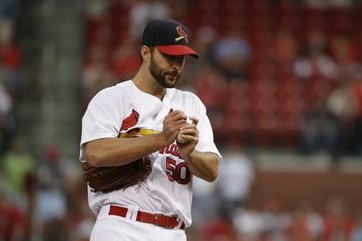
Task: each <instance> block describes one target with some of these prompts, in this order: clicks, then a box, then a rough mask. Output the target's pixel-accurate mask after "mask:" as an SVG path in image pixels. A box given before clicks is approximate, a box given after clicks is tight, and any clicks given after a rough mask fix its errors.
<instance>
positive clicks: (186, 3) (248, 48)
mask: <svg viewBox="0 0 362 241" xmlns="http://www.w3.org/2000/svg"><path fill="white" fill-rule="evenodd" d="M167 17H169V18H174V19H176V20H178V21H181V22H183V23H184V24H185V25H186V26H188V28H189V30H190V33H191V44H192V45H193V48H194V49H196V50H197V51H198V52H199V53H200V56H201V58H200V60H199V61H195V60H193V59H191V58H188V59H187V64H186V67H185V70H184V73H183V76H182V79H181V80H180V83H179V86H178V87H179V88H181V89H185V90H188V91H192V92H194V93H196V94H197V95H198V96H199V97H200V98H201V99H202V100H203V102H204V103H205V105H206V107H207V109H208V115H209V118H210V120H211V123H212V126H213V129H214V134H215V141H216V143H217V145H218V147H219V148H220V150H221V153H222V155H223V157H224V161H223V163H222V164H221V166H220V175H219V178H218V179H217V181H216V182H215V183H212V184H210V183H206V182H203V181H201V180H200V179H196V178H194V201H193V226H192V228H190V229H189V230H187V232H188V237H189V239H188V240H191V241H203V240H208V241H221V240H222V241H227V240H229V241H337V240H338V241H362V211H361V210H362V160H361V154H362V2H361V1H359V0H250V1H246V0H223V1H221V0H195V1H192V0H182V1H180V0H179V1H177V0H164V1H161V0H160V1H157V0H136V1H131V0H123V1H121V0H73V1H70V0H32V1H26V0H0V241H10V240H11V241H18V240H44V241H45V240H51V241H53V240H54V241H58V240H59V241H63V240H71V241H73V240H74V241H78V240H79V241H80V240H89V235H90V232H91V230H92V225H93V223H94V221H95V220H94V217H93V216H92V214H91V213H90V210H89V209H88V204H87V195H86V185H85V183H84V182H83V181H82V177H81V171H80V168H79V163H78V155H79V141H80V129H81V118H82V115H83V113H84V111H85V110H86V108H87V104H88V102H89V101H90V99H91V98H92V97H93V96H94V94H95V93H96V92H97V91H99V90H100V89H102V88H104V87H107V86H110V85H113V84H115V83H117V82H120V81H124V80H127V79H130V78H131V77H132V76H133V75H134V73H135V72H136V71H137V69H138V67H139V64H140V63H139V56H138V51H139V47H140V41H139V38H140V34H141V33H142V30H143V27H144V25H145V23H146V22H147V21H148V20H150V19H153V18H167Z"/></svg>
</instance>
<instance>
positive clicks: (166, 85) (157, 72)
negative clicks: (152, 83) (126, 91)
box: [149, 56, 181, 88]
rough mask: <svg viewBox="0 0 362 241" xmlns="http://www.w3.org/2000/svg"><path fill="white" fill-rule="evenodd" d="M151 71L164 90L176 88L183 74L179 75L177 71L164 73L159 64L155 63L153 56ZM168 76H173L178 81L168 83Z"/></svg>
mask: <svg viewBox="0 0 362 241" xmlns="http://www.w3.org/2000/svg"><path fill="white" fill-rule="evenodd" d="M149 70H150V72H151V75H152V76H153V78H155V80H156V81H157V82H158V83H159V84H160V85H161V86H162V87H163V88H173V87H175V85H176V83H177V81H178V80H179V78H180V75H181V74H179V73H177V70H175V71H171V72H164V73H162V70H161V68H160V67H158V66H157V64H156V63H155V61H154V60H153V56H151V62H150V67H149ZM166 75H172V76H173V77H174V78H176V80H175V81H174V82H170V81H167V80H166Z"/></svg>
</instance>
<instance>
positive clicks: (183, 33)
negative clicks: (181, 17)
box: [175, 25, 189, 43]
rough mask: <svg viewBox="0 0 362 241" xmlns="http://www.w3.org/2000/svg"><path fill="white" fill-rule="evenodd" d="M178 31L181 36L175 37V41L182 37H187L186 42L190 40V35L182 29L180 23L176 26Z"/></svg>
mask: <svg viewBox="0 0 362 241" xmlns="http://www.w3.org/2000/svg"><path fill="white" fill-rule="evenodd" d="M176 31H177V33H178V34H179V35H180V36H179V37H177V38H175V41H176V42H177V41H180V40H181V39H185V41H186V43H188V42H189V39H188V36H187V34H186V33H185V31H184V30H183V29H182V27H181V26H180V25H179V26H177V27H176Z"/></svg>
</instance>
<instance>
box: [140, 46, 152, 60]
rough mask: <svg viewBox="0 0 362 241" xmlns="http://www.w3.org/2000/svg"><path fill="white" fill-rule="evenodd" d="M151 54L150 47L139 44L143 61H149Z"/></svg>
mask: <svg viewBox="0 0 362 241" xmlns="http://www.w3.org/2000/svg"><path fill="white" fill-rule="evenodd" d="M151 55H152V50H151V48H150V47H148V46H146V45H142V46H141V57H142V59H143V61H145V62H149V61H150V59H151Z"/></svg>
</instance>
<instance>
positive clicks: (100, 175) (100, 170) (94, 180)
mask: <svg viewBox="0 0 362 241" xmlns="http://www.w3.org/2000/svg"><path fill="white" fill-rule="evenodd" d="M138 136H140V134H139V131H132V132H128V133H127V134H126V135H123V136H120V138H132V137H138ZM82 169H83V178H84V180H85V181H86V182H87V183H88V185H89V186H90V187H91V188H92V191H93V192H99V191H101V192H105V193H106V192H111V191H114V190H118V189H126V188H127V187H130V186H133V185H135V184H139V183H141V182H143V181H144V180H146V178H147V177H148V176H149V174H150V173H151V171H152V165H151V161H150V159H149V158H148V156H144V157H143V158H141V159H138V160H136V161H134V162H131V163H129V164H126V165H123V166H114V167H91V166H89V165H88V164H87V163H86V162H83V163H82Z"/></svg>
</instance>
